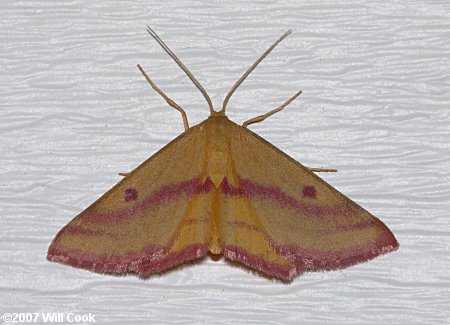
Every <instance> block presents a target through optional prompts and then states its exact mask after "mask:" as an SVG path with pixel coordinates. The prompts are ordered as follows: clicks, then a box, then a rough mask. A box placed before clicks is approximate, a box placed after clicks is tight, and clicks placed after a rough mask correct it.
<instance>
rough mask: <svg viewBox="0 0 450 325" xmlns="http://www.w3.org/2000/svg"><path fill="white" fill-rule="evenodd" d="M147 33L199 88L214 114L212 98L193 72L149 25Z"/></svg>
mask: <svg viewBox="0 0 450 325" xmlns="http://www.w3.org/2000/svg"><path fill="white" fill-rule="evenodd" d="M147 28H148V29H147V32H148V33H149V34H150V36H151V37H153V38H154V39H155V41H157V42H158V44H159V45H161V47H162V48H163V50H164V51H166V53H167V54H169V55H170V57H171V58H172V59H173V60H174V61H175V62H176V63H177V64H178V66H179V67H180V68H181V69H182V70H183V71H184V72H185V73H186V74H187V76H188V77H189V79H191V81H192V82H193V83H194V85H195V86H196V87H197V88H198V90H200V91H201V93H202V94H203V97H205V99H206V101H207V102H208V106H209V110H210V111H211V113H213V112H214V109H213V105H212V102H211V98H209V96H208V93H207V92H206V90H205V88H203V87H202V85H201V84H200V82H198V80H197V79H196V78H195V77H194V75H193V74H192V72H191V71H189V69H188V68H186V66H185V65H184V64H183V62H181V61H180V59H179V58H178V57H177V56H176V55H175V53H173V52H172V50H171V49H170V48H169V47H168V46H167V45H166V44H165V43H164V42H163V41H162V39H161V38H160V37H159V36H158V35H157V34H156V33H155V31H154V30H153V29H151V28H150V26H148V25H147Z"/></svg>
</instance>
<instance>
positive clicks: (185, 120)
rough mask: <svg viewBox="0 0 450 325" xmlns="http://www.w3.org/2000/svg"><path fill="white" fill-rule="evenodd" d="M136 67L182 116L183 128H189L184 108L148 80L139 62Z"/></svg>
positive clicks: (148, 79)
mask: <svg viewBox="0 0 450 325" xmlns="http://www.w3.org/2000/svg"><path fill="white" fill-rule="evenodd" d="M137 67H138V69H139V70H140V71H141V73H142V75H143V76H144V77H145V79H147V81H148V83H149V84H150V86H152V88H153V89H154V90H156V92H157V93H158V94H160V95H161V97H162V98H164V99H165V100H166V102H167V104H169V105H170V106H172V107H173V108H175V109H176V110H177V111H179V112H180V113H181V117H182V118H183V124H184V130H185V131H186V130H187V129H189V123H188V120H187V116H186V112H185V111H184V109H182V108H181V107H180V105H178V104H177V103H175V102H174V101H173V100H172V99H170V98H169V97H167V95H166V94H164V93H163V91H162V90H161V89H159V88H158V86H157V85H156V84H155V83H154V82H153V81H151V80H150V78H149V76H148V75H147V74H146V73H145V71H144V69H142V67H141V66H140V65H139V64H138V65H137Z"/></svg>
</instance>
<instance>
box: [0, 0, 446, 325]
mask: <svg viewBox="0 0 450 325" xmlns="http://www.w3.org/2000/svg"><path fill="white" fill-rule="evenodd" d="M146 24H149V25H151V26H152V27H154V28H155V30H156V31H157V32H158V33H159V34H160V35H161V37H162V38H163V39H164V40H165V41H166V42H167V43H168V44H169V46H171V47H172V49H173V50H174V51H175V52H176V53H177V54H178V55H179V57H180V58H181V59H182V60H183V61H184V62H185V64H186V65H187V66H188V67H189V68H190V69H191V70H192V71H193V72H194V74H195V75H196V76H197V78H198V79H199V80H200V82H201V83H202V84H203V85H204V86H205V88H206V89H207V90H208V91H209V94H210V95H211V97H212V99H213V102H214V104H215V105H216V106H217V107H219V106H220V104H221V102H222V100H223V98H224V96H225V94H226V92H227V91H228V89H229V88H230V87H231V85H232V84H233V83H234V82H235V81H236V80H237V78H238V77H239V76H240V75H241V73H242V72H243V71H244V70H245V69H246V68H247V67H248V66H249V65H250V64H251V63H252V62H253V61H254V60H255V59H256V58H257V57H258V56H259V55H260V54H261V53H262V52H263V51H264V50H265V49H266V48H267V47H268V46H269V45H270V44H271V43H272V42H273V41H274V40H275V39H276V38H277V37H279V36H280V35H281V34H282V33H283V32H284V31H286V30H288V29H291V28H292V29H293V30H294V33H293V34H292V35H291V36H289V37H288V38H287V39H286V40H285V41H284V42H283V43H281V45H280V46H279V47H278V48H277V49H276V50H275V51H274V52H273V53H272V54H271V55H270V56H269V57H268V58H267V59H266V60H265V61H263V63H262V64H261V65H260V66H259V67H258V68H257V69H256V71H255V72H254V73H253V74H252V75H251V76H250V77H249V78H248V79H247V80H246V81H245V82H244V84H243V85H242V86H241V88H240V89H239V90H238V91H237V92H236V93H235V96H233V98H232V100H231V102H230V104H229V106H228V109H229V117H230V118H231V119H233V120H234V121H237V122H242V121H244V120H246V119H248V118H250V117H253V116H255V115H258V114H261V113H263V112H266V111H268V110H270V109H272V108H274V107H276V106H278V105H279V104H280V103H281V102H283V101H284V100H286V99H287V98H289V97H290V96H291V95H292V94H294V93H295V92H296V91H297V90H298V89H299V88H301V89H303V95H302V97H301V98H300V99H299V100H297V101H296V102H294V103H293V104H292V105H291V106H290V107H289V108H288V109H286V110H285V111H284V112H282V113H279V114H278V115H276V116H273V117H272V118H270V119H268V120H266V121H264V122H263V123H261V124H258V125H255V126H252V127H251V128H252V129H253V130H255V131H256V132H257V133H258V134H260V135H261V136H263V137H265V138H266V139H267V140H269V141H271V142H272V143H274V144H275V145H277V146H278V147H279V148H281V149H282V150H284V151H286V152H287V153H289V154H290V155H292V156H293V157H294V158H296V159H298V160H299V161H301V162H303V163H304V164H306V165H309V166H316V167H319V166H320V167H325V168H337V169H339V172H338V173H337V174H333V175H330V174H327V175H322V176H323V177H324V178H325V179H326V180H328V181H329V182H330V183H331V184H332V185H334V186H335V187H337V188H338V189H339V190H341V191H342V192H343V193H345V194H346V195H348V196H349V197H350V198H352V199H354V200H355V201H357V202H358V203H360V204H361V205H363V206H364V207H365V208H366V209H368V210H369V211H371V212H372V213H373V214H375V215H376V216H378V217H379V218H380V219H382V220H383V221H384V222H385V223H386V224H387V225H388V226H389V227H390V228H391V229H392V231H393V232H394V234H395V235H396V237H397V239H398V240H399V242H400V245H401V247H400V250H399V251H397V252H395V253H392V254H389V255H387V256H385V257H381V258H378V259H376V260H374V261H371V262H369V263H366V264H362V265H358V266H355V267H352V268H349V269H345V270H342V271H335V272H326V273H312V274H311V273H310V274H305V275H303V276H300V277H298V278H296V280H295V281H294V282H293V283H291V284H287V285H286V284H282V283H279V282H276V281H270V280H268V279H266V278H262V277H260V276H258V275H255V274H253V273H252V272H251V271H248V270H247V269H244V268H239V267H236V266H232V265H230V264H228V263H227V262H225V261H224V260H223V259H222V260H219V261H212V260H211V259H209V258H207V259H205V260H203V261H201V262H200V263H196V264H194V265H191V266H186V267H181V268H178V269H176V270H174V271H171V272H168V273H165V274H163V275H161V276H154V277H152V278H150V279H148V280H141V279H139V278H137V277H135V276H128V277H112V276H102V275H99V274H94V273H90V272H87V271H83V270H77V269H73V268H70V267H66V266H62V265H58V264H54V263H49V262H47V261H46V259H45V256H46V252H47V247H48V245H49V244H50V241H51V239H52V238H53V236H54V235H55V234H56V232H57V231H58V230H59V229H60V228H61V227H62V226H64V225H65V224H66V223H67V222H69V221H70V220H71V219H72V218H73V217H74V216H75V215H76V214H78V213H79V212H80V211H82V210H83V209H84V208H86V207H87V206H88V205H89V204H90V203H92V202H93V201H94V200H95V199H96V198H98V197H99V196H100V195H101V194H102V193H103V192H105V191H106V190H107V189H108V188H110V187H111V186H112V185H113V184H115V183H116V182H117V181H118V180H119V177H118V176H117V173H118V172H126V171H129V170H130V169H132V168H134V167H135V166H137V165H138V164H139V163H140V162H142V161H143V160H144V159H146V158H147V157H148V156H150V155H151V154H152V153H154V152H155V151H156V150H157V149H158V148H160V147H161V146H163V145H164V144H166V143H167V142H168V141H169V140H171V139H172V138H174V137H175V136H176V135H178V134H179V133H180V132H181V131H182V130H183V128H182V123H181V118H180V116H179V114H178V113H177V112H176V111H175V110H173V109H171V108H169V107H168V106H167V105H166V104H165V102H164V101H163V100H162V99H161V98H160V97H159V96H158V95H157V94H156V93H155V92H154V91H152V89H151V88H150V87H149V86H148V85H147V84H146V82H145V80H144V79H143V78H142V77H141V76H140V74H139V72H138V70H137V69H136V67H135V65H136V63H141V64H142V65H143V67H144V68H145V69H146V70H147V71H148V73H149V74H150V75H151V76H152V77H153V78H154V80H155V82H157V84H158V85H159V86H160V87H161V88H162V89H163V90H164V91H165V92H166V93H167V94H168V95H169V96H171V97H172V98H173V99H175V100H176V101H177V102H178V103H179V104H180V105H182V106H183V107H185V108H186V110H187V113H188V116H189V121H190V122H191V124H192V125H193V124H196V123H198V122H200V121H202V120H203V119H205V118H206V117H207V116H208V108H207V105H206V103H205V102H204V100H203V98H202V96H201V94H200V93H199V92H198V91H197V90H196V89H195V88H194V87H193V85H192V84H191V83H190V81H189V80H188V78H187V77H186V76H185V75H184V74H183V72H182V71H181V70H180V69H179V68H178V67H177V66H176V65H175V64H174V63H173V62H172V61H171V59H170V58H169V57H168V56H167V55H166V54H165V53H164V52H163V51H162V50H161V49H160V48H159V46H158V45H157V44H156V42H154V41H153V40H152V39H151V38H150V37H149V35H147V33H146V32H145V25H146ZM449 103H450V3H449V2H448V0H442V1H437V0H436V1H433V0H417V1H407V0H402V1H400V0H399V1H370V0H362V1H361V0H359V1H345V0H344V1H342V0H333V1H331V0H330V1H312V0H310V1H300V0H299V1H278V2H277V1H265V0H261V1H251V2H250V1H243V2H234V1H228V2H227V1H219V0H212V1H174V0H170V1H160V2H156V1H152V2H150V1H136V0H133V1H132V0H123V1H104V0H101V1H88V0H86V1H57V0H53V1H50V0H43V1H31V0H30V1H28V0H24V1H6V0H5V1H3V0H2V1H1V2H0V148H1V155H0V236H1V237H0V268H1V269H0V311H1V312H2V313H3V312H65V313H67V312H76V313H88V312H91V313H93V314H95V315H96V320H97V323H102V324H125V323H128V324H154V323H181V324H184V323H189V324H193V323H206V324H248V323H250V322H252V323H254V324H269V323H270V324H298V323H303V324H309V323H334V324H349V323H360V324H362V323H363V324H380V323H386V324H392V323H395V324H444V323H447V324H448V323H449V322H450V312H449V310H450V244H449V242H450V113H449V109H450V107H449ZM0 322H1V321H0Z"/></svg>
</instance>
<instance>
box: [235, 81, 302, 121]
mask: <svg viewBox="0 0 450 325" xmlns="http://www.w3.org/2000/svg"><path fill="white" fill-rule="evenodd" d="M301 93H302V91H301V90H300V91H298V92H297V93H296V94H295V95H294V96H292V97H291V98H289V99H288V100H287V101H286V102H285V103H284V104H283V105H281V106H280V107H278V108H275V109H273V110H271V111H270V112H268V113H266V114H263V115H259V116H257V117H254V118H252V119H250V120H248V121H245V122H244V124H242V126H243V127H244V128H246V127H247V126H249V125H250V124H253V123H258V122H262V121H264V120H265V119H266V118H268V117H269V116H271V115H273V114H275V113H277V112H279V111H281V110H282V109H283V108H285V107H286V106H288V105H289V104H290V103H292V102H293V101H294V99H296V98H297V97H298V96H300V94H301Z"/></svg>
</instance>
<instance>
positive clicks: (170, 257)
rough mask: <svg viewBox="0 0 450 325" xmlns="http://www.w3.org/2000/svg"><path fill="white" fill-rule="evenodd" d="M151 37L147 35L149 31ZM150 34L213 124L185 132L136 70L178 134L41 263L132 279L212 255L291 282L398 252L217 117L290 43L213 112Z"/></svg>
mask: <svg viewBox="0 0 450 325" xmlns="http://www.w3.org/2000/svg"><path fill="white" fill-rule="evenodd" d="M147 27H148V26H147ZM147 31H148V33H149V34H150V35H151V36H152V37H153V38H154V39H155V40H156V41H157V42H158V43H159V44H160V45H161V47H162V48H163V49H164V50H165V51H166V52H167V53H168V54H169V55H170V56H171V58H172V59H173V60H174V61H175V62H176V63H177V64H178V65H179V66H180V67H181V69H183V70H184V72H185V73H186V74H187V75H188V76H189V78H190V79H191V81H192V82H193V83H194V84H195V85H196V86H197V88H198V89H199V90H200V91H201V93H202V94H203V96H204V97H205V99H206V101H207V103H208V106H209V109H210V113H211V114H210V116H209V118H208V119H206V120H205V121H203V122H201V123H200V124H198V125H195V126H193V127H189V124H188V120H187V116H186V113H185V111H184V109H183V108H181V107H180V106H179V105H178V104H176V103H175V102H174V101H173V100H171V99H170V98H169V97H167V96H166V95H165V94H164V92H162V91H161V90H160V89H159V88H158V86H157V85H156V84H155V83H154V82H153V81H152V80H151V79H150V78H149V77H148V75H147V74H146V73H145V71H144V70H143V69H142V67H141V66H140V65H138V68H139V70H140V71H141V73H142V74H143V76H144V77H145V78H146V79H147V81H148V82H149V83H150V85H151V86H152V87H153V89H155V90H156V91H157V92H158V93H159V94H160V95H161V96H162V97H163V98H164V99H165V100H166V101H167V103H168V104H169V105H170V106H171V107H173V108H175V109H177V110H178V111H179V112H180V113H181V115H182V119H183V123H184V127H185V132H184V133H182V134H181V135H180V136H178V137H177V138H175V139H174V140H173V141H171V142H170V143H169V144H167V145H166V146H165V147H163V148H162V149H161V150H159V151H158V152H157V153H156V154H154V155H153V156H151V157H150V158H149V159H148V160H146V161H145V162H144V163H142V164H141V165H140V166H138V167H137V168H136V169H134V170H133V171H132V172H130V173H128V174H122V175H123V176H125V177H124V178H123V179H122V180H121V181H120V182H119V183H118V184H117V185H115V186H114V187H113V188H111V189H110V190H109V191H108V192H106V193H105V194H104V195H103V196H102V197H100V198H99V199H98V200H97V201H95V202H94V203H93V204H92V205H91V206H89V207H88V208H87V209H86V210H84V211H83V212H81V213H80V214H79V215H78V216H76V217H75V218H74V219H73V220H72V221H71V222H69V223H68V224H67V225H66V226H65V227H64V228H62V229H61V230H60V231H59V233H58V234H57V235H56V237H55V238H54V239H53V242H52V243H51V245H50V247H49V250H48V256H47V258H48V260H49V261H53V262H58V263H63V264H67V265H71V266H74V267H77V268H83V269H87V270H91V271H95V272H100V273H115V274H123V273H136V274H138V275H139V276H141V277H147V276H149V275H150V274H153V273H158V272H162V271H165V270H167V269H169V268H172V267H174V266H176V265H179V264H182V263H185V262H187V261H191V260H195V259H199V258H202V257H204V256H206V255H207V254H208V253H210V254H215V255H217V254H221V255H223V256H225V257H226V258H228V259H230V260H232V261H236V262H240V263H242V264H244V265H246V266H248V267H250V268H252V269H254V270H257V271H260V272H262V273H263V274H265V275H267V276H269V277H275V278H277V279H280V280H283V281H290V280H292V279H293V278H294V277H295V276H296V275H298V274H301V273H303V272H306V271H318V270H334V269H340V268H345V267H348V266H351V265H354V264H357V263H361V262H365V261H367V260H370V259H373V258H375V257H377V256H379V255H383V254H386V253H388V252H391V251H394V250H396V249H397V248H398V247H399V245H398V242H397V240H396V239H395V237H394V235H393V234H392V232H391V231H390V230H389V229H388V228H387V227H386V225H385V224H383V223H382V222H381V221H380V220H379V219H377V218H376V217H374V216H373V215H372V214H370V213H369V212H367V211H366V210H364V209H363V208H362V207H361V206H359V205H358V204H356V203H355V202H353V201H352V200H350V199H349V198H347V197H346V196H344V195H343V194H342V193H340V192H339V191H337V190H336V189H334V188H333V187H332V186H330V185H329V184H327V183H326V182H325V181H323V180H322V179H321V178H319V177H318V176H317V175H316V174H315V172H331V171H334V170H329V169H320V168H308V167H305V166H303V165H302V164H300V163H299V162H297V161H296V160H294V159H293V158H291V157H290V156H288V155H287V154H285V153H284V152H282V151H281V150H280V149H278V148H277V147H275V146H274V145H272V144H270V143H269V142H267V141H266V140H264V139H263V138H261V137H260V136H258V135H257V134H255V133H253V132H252V131H250V130H249V129H248V128H247V127H248V126H249V125H250V124H252V123H257V122H261V121H263V120H264V119H266V118H267V117H269V116H271V115H273V114H275V113H276V112H279V111H281V110H282V109H283V108H285V107H286V106H287V105H288V104H289V103H291V102H292V101H293V100H294V99H295V98H297V97H298V96H299V95H300V94H301V91H299V92H297V93H296V94H295V95H294V96H293V97H291V98H290V99H289V100H287V101H286V102H285V103H283V105H281V106H280V107H278V108H276V109H274V110H272V111H270V112H268V113H266V114H264V115H261V116H257V117H255V118H252V119H250V120H248V121H246V122H245V123H244V124H243V125H242V126H240V125H238V124H236V123H234V122H232V121H230V120H229V119H228V118H227V116H226V115H225V110H226V106H227V103H228V101H229V99H230V97H231V95H232V94H233V93H234V91H235V90H236V89H237V88H238V86H239V85H240V84H241V83H242V82H243V81H244V80H245V78H246V77H247V76H248V75H249V74H250V73H251V72H252V71H253V69H255V67H256V66H257V65H258V64H259V63H260V62H261V61H262V60H263V59H264V58H265V57H266V56H267V55H268V54H269V53H270V52H271V51H272V50H273V48H274V47H275V46H277V45H278V43H280V42H281V41H282V40H283V39H284V38H285V37H286V36H288V35H289V34H290V33H291V31H288V32H286V33H285V34H284V35H282V36H281V37H280V38H279V39H278V40H277V41H276V42H274V43H273V44H272V46H270V47H269V48H268V49H267V50H266V51H265V52H264V53H263V55H262V56H261V57H260V58H259V59H258V60H257V61H256V62H255V63H254V64H253V65H252V66H251V67H250V68H249V69H248V70H247V71H246V72H245V73H244V74H243V75H242V77H241V78H239V80H238V81H237V82H236V83H235V84H234V86H233V87H232V88H231V90H230V91H229V93H228V94H227V96H226V98H225V100H224V103H223V105H222V108H221V109H220V110H215V109H214V108H213V105H212V102H211V99H210V97H209V96H208V94H207V93H206V91H205V89H204V88H203V87H202V86H201V85H200V83H199V82H198V80H197V79H196V78H195V77H194V75H193V74H192V73H191V72H190V71H189V70H188V69H187V68H186V66H185V65H184V64H183V63H182V62H181V61H180V60H179V59H178V57H177V56H176V55H175V54H174V53H173V52H172V51H171V50H170V49H169V47H168V46H167V45H166V44H165V43H164V42H163V41H162V40H161V39H160V37H159V36H158V35H157V34H156V33H155V32H154V31H153V30H152V29H151V28H150V27H148V30H147Z"/></svg>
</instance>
